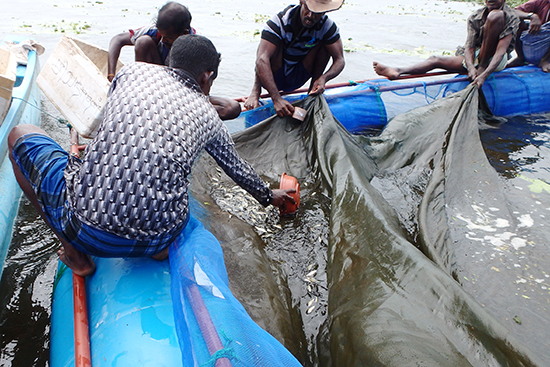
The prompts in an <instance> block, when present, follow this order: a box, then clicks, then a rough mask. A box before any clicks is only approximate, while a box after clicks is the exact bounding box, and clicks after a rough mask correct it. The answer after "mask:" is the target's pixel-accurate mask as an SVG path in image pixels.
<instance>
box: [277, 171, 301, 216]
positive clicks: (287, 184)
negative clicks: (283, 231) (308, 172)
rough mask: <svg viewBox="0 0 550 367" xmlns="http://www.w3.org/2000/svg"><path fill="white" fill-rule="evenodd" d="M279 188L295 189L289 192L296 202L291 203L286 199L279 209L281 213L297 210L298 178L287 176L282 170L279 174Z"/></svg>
mask: <svg viewBox="0 0 550 367" xmlns="http://www.w3.org/2000/svg"><path fill="white" fill-rule="evenodd" d="M279 189H281V190H288V189H295V190H296V192H295V193H293V194H289V195H290V196H292V197H293V198H294V200H295V201H296V204H292V203H291V202H289V201H286V202H285V205H284V207H283V208H281V209H280V212H281V215H286V214H292V213H294V212H295V211H296V210H298V207H299V206H300V184H299V183H298V180H296V178H295V177H292V176H289V175H287V174H286V173H284V172H283V174H282V175H281V181H280V182H279Z"/></svg>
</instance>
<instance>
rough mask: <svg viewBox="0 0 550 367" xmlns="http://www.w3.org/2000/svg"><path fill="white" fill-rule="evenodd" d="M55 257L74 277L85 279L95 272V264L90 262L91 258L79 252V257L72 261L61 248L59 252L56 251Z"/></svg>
mask: <svg viewBox="0 0 550 367" xmlns="http://www.w3.org/2000/svg"><path fill="white" fill-rule="evenodd" d="M57 255H58V256H59V260H61V261H63V263H64V264H65V265H67V267H68V268H69V269H71V270H72V271H73V273H75V274H76V275H80V276H81V277H86V276H88V275H92V274H93V273H94V272H95V269H96V267H95V263H94V261H93V260H92V257H91V256H90V255H88V254H85V253H82V252H80V251H79V255H77V256H76V259H73V258H70V257H69V256H68V255H67V253H66V252H65V249H64V248H63V246H62V247H61V248H60V249H59V250H57Z"/></svg>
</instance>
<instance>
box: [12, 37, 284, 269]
mask: <svg viewBox="0 0 550 367" xmlns="http://www.w3.org/2000/svg"><path fill="white" fill-rule="evenodd" d="M219 63H220V54H219V53H218V52H217V51H216V48H215V47H214V45H213V44H212V42H211V41H210V40H208V39H207V38H205V37H202V36H198V35H189V36H182V37H179V38H178V39H177V40H176V41H175V42H174V44H173V46H172V52H171V56H170V67H165V66H159V65H153V64H147V63H134V64H131V65H128V66H125V67H124V68H123V69H122V70H121V71H120V72H119V73H118V74H117V76H116V77H115V79H114V80H113V83H112V85H111V88H110V90H109V95H108V99H107V105H106V113H105V117H104V119H103V121H102V124H101V126H100V128H99V132H98V134H97V136H96V137H95V138H94V140H93V141H92V142H91V143H90V144H89V145H88V146H87V148H86V150H85V152H84V156H83V158H82V160H80V159H79V158H77V157H75V156H69V155H68V153H67V152H65V151H64V150H63V149H62V148H61V146H59V145H58V144H57V143H56V142H55V141H54V140H53V139H52V138H50V137H49V136H48V135H47V134H46V132H45V131H43V130H42V129H40V128H38V127H36V126H34V125H21V126H18V127H15V128H14V129H13V130H12V131H11V132H10V135H9V138H8V144H9V148H10V158H11V160H12V164H13V169H14V172H15V175H16V177H17V180H18V182H19V184H20V185H21V188H22V189H23V191H24V192H25V193H26V195H27V196H28V197H29V199H30V201H31V202H32V204H33V205H34V206H35V207H36V208H37V210H38V211H39V212H40V214H41V215H42V216H43V218H44V219H45V220H46V222H47V223H48V224H49V225H50V226H51V227H52V228H53V230H54V232H55V233H56V235H57V236H58V237H59V238H60V240H61V243H62V245H63V246H62V248H61V249H60V251H59V252H58V253H59V256H60V259H61V261H63V262H64V263H65V264H66V265H67V266H68V267H69V268H71V269H72V270H73V272H74V273H75V274H77V275H81V276H86V275H89V274H91V273H93V272H94V271H95V264H94V262H93V260H92V259H91V257H90V255H93V256H99V257H139V256H148V257H153V258H156V259H159V260H162V259H165V258H166V257H167V256H168V246H169V245H170V244H171V243H172V242H173V241H174V240H175V239H176V237H177V236H178V235H179V234H180V233H181V231H182V230H183V228H184V227H185V226H186V224H187V221H188V218H189V208H188V205H189V196H188V186H189V175H190V173H191V167H192V165H193V162H194V161H195V159H196V158H197V157H198V155H199V153H200V152H201V151H202V150H203V149H205V150H206V151H207V152H208V153H209V154H210V155H211V156H212V157H213V158H214V159H215V160H216V162H217V163H218V164H219V165H220V166H221V167H222V168H223V170H224V171H225V172H226V173H227V174H228V175H229V176H230V177H231V178H232V179H233V180H234V181H235V182H236V183H237V184H239V185H240V186H241V187H243V188H244V189H245V190H246V191H248V192H249V193H250V194H252V196H253V197H254V198H256V200H258V201H259V202H260V203H261V204H263V205H264V206H267V205H269V204H272V205H275V206H277V207H279V208H280V207H282V206H283V205H284V204H285V202H286V201H290V202H291V203H294V199H293V198H292V197H291V196H290V195H289V194H290V193H294V192H295V190H293V189H291V190H271V189H270V188H269V187H268V186H267V184H265V183H264V182H263V181H262V179H261V178H260V177H259V176H258V174H257V173H256V172H255V171H254V169H253V168H252V166H251V165H250V164H249V163H247V162H246V161H244V160H243V159H242V158H240V157H239V155H238V154H237V152H236V150H235V148H234V143H233V140H232V138H231V136H230V134H229V132H228V130H227V128H226V126H225V125H224V123H223V122H222V121H221V120H220V118H219V116H218V114H217V113H216V110H215V109H214V107H213V106H212V104H211V103H210V102H209V100H208V94H209V92H210V88H211V86H212V83H213V81H214V79H215V78H216V77H217V74H218V65H219Z"/></svg>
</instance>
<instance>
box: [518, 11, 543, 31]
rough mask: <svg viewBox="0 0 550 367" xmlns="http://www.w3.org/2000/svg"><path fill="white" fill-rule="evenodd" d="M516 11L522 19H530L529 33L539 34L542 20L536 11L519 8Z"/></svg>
mask: <svg viewBox="0 0 550 367" xmlns="http://www.w3.org/2000/svg"><path fill="white" fill-rule="evenodd" d="M515 11H516V14H517V16H518V18H519V20H520V21H524V20H526V19H527V20H529V34H539V32H540V27H541V26H542V22H541V21H540V18H539V16H538V15H537V14H536V13H533V12H525V11H522V10H520V9H517V8H516V9H515ZM518 37H519V35H518Z"/></svg>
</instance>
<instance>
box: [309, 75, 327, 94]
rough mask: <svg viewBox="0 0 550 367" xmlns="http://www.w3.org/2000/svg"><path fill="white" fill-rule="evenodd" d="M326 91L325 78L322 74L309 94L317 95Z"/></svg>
mask: <svg viewBox="0 0 550 367" xmlns="http://www.w3.org/2000/svg"><path fill="white" fill-rule="evenodd" d="M324 92H325V78H323V77H322V76H321V77H320V78H318V79H317V80H315V81H314V82H313V85H312V86H311V90H310V91H309V95H312V96H316V95H318V94H323V93H324Z"/></svg>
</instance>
